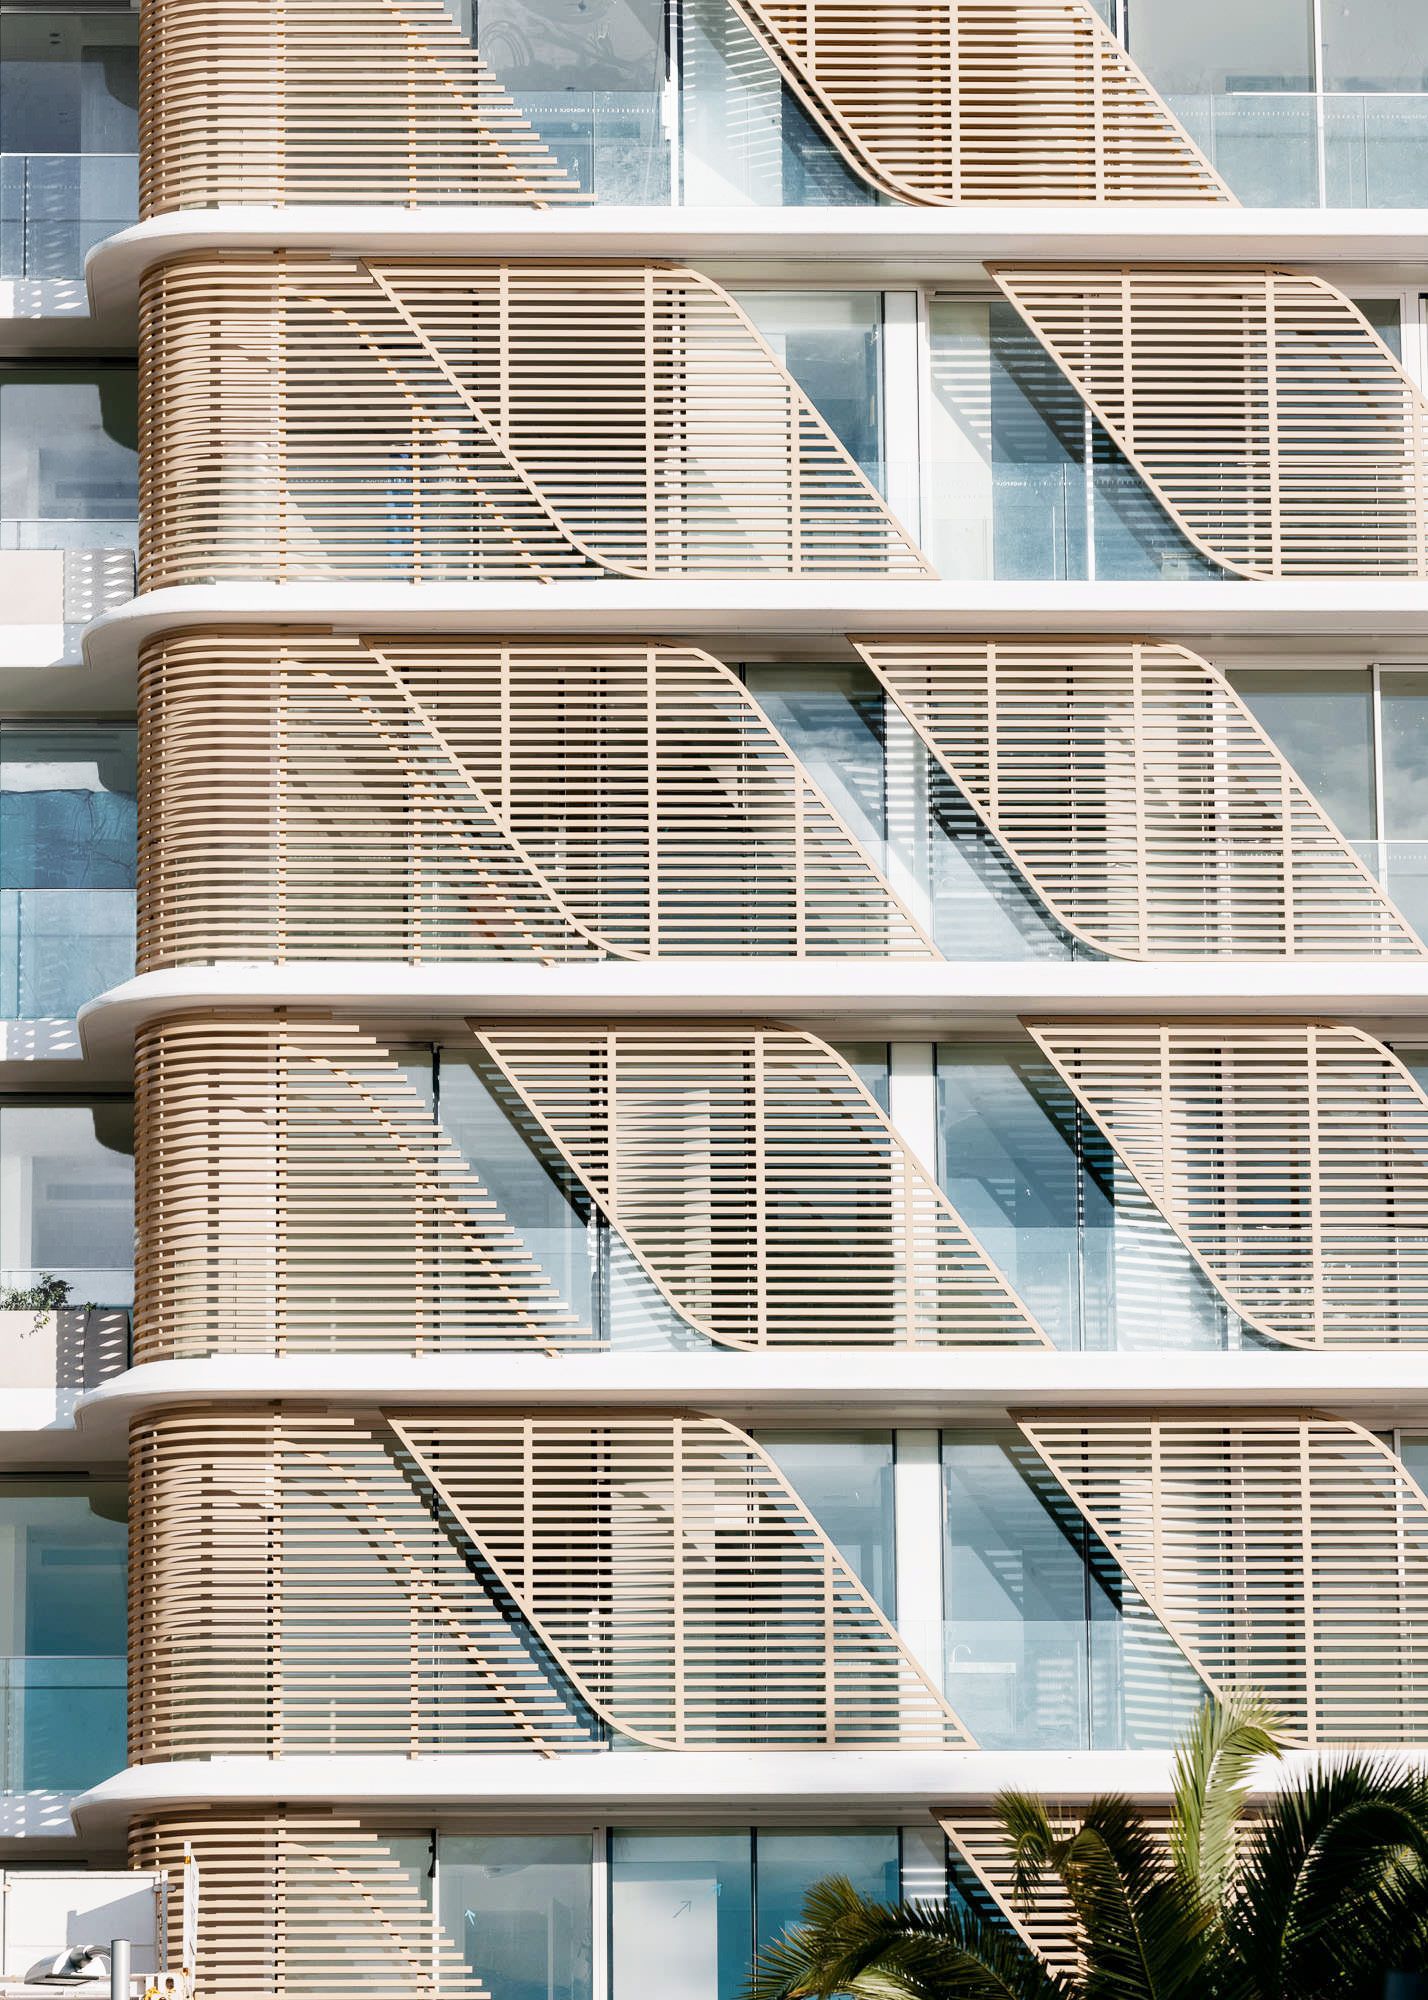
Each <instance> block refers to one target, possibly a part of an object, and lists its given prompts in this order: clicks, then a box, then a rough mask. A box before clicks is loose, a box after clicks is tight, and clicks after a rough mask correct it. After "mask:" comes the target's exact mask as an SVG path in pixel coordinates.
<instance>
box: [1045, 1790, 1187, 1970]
mask: <svg viewBox="0 0 1428 2000" xmlns="http://www.w3.org/2000/svg"><path fill="white" fill-rule="evenodd" d="M1054 1866H1055V1868H1056V1872H1057V1874H1058V1876H1059V1877H1060V1879H1061V1881H1062V1883H1063V1884H1064V1886H1065V1889H1066V1892H1067V1894H1068V1896H1069V1897H1070V1898H1071V1902H1072V1905H1073V1907H1074V1909H1075V1911H1076V1916H1077V1921H1078V1924H1079V1928H1080V1943H1081V1952H1082V1958H1083V1962H1084V1965H1085V1992H1086V1994H1087V1996H1089V1997H1090V2000H1183V1996H1188V1995H1191V1994H1194V1995H1196V2000H1200V1996H1201V1995H1202V1993H1203V1990H1204V1987H1205V1985H1206V1976H1207V1971H1208V1964H1209V1958H1208V1949H1207V1944H1208V1938H1209V1934H1210V1930H1211V1923H1210V1918H1209V1914H1208V1913H1207V1912H1206V1910H1205V1909H1204V1907H1203V1906H1202V1904H1201V1903H1200V1900H1199V1898H1198V1897H1197V1896H1195V1895H1193V1894H1192V1893H1190V1892H1189V1891H1188V1890H1187V1889H1186V1888H1185V1885H1184V1884H1183V1883H1182V1882H1181V1881H1180V1879H1179V1878H1178V1876H1177V1875H1176V1874H1175V1871H1174V1870H1173V1869H1172V1868H1171V1867H1170V1865H1169V1863H1168V1861H1167V1859H1166V1856H1165V1853H1164V1850H1163V1848H1162V1846H1161V1844H1160V1842H1159V1841H1158V1840H1157V1838H1156V1836H1155V1835H1154V1834H1153V1833H1152V1832H1151V1830H1150V1829H1149V1827H1147V1826H1146V1824H1145V1822H1144V1820H1143V1819H1142V1817H1141V1815H1140V1813H1139V1812H1138V1811H1137V1810H1136V1808H1135V1807H1134V1806H1133V1805H1132V1804H1131V1803H1130V1801H1129V1800H1127V1799H1122V1798H1100V1799H1093V1800H1092V1801H1091V1804H1090V1805H1089V1806H1088V1807H1087V1809H1086V1813H1085V1816H1084V1818H1083V1820H1082V1823H1081V1825H1080V1826H1079V1827H1078V1828H1077V1829H1076V1831H1075V1832H1074V1833H1073V1834H1071V1835H1070V1836H1069V1837H1068V1838H1067V1839H1066V1840H1065V1841H1063V1842H1062V1843H1061V1846H1060V1849H1059V1851H1058V1853H1057V1855H1056V1856H1055V1857H1054Z"/></svg>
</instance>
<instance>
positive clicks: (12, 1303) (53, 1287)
mask: <svg viewBox="0 0 1428 2000" xmlns="http://www.w3.org/2000/svg"><path fill="white" fill-rule="evenodd" d="M69 1292H70V1288H69V1284H68V1282H67V1281H66V1280H65V1279H64V1278H57V1277H55V1275H54V1273H53V1272H52V1271H42V1272H41V1273H40V1275H39V1278H38V1279H37V1280H36V1282H35V1283H34V1284H33V1285H27V1286H25V1287H23V1288H22V1289H18V1290H17V1289H16V1288H15V1287H13V1286H8V1287H6V1288H4V1289H0V1312H33V1313H52V1312H62V1311H63V1310H64V1308H65V1307H66V1306H67V1305H68V1304H69V1302H70V1298H69Z"/></svg>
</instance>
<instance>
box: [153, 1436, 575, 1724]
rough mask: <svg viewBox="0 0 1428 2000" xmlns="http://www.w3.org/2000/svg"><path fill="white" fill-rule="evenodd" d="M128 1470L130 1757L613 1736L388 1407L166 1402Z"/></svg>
mask: <svg viewBox="0 0 1428 2000" xmlns="http://www.w3.org/2000/svg"><path fill="white" fill-rule="evenodd" d="M130 1476H131V1486H132V1491H133V1494H134V1504H133V1508H132V1526H131V1554H130V1567H131V1579H132V1580H131V1586H130V1592H131V1594H130V1606H131V1615H130V1625H131V1629H130V1648H129V1671H130V1757H131V1760H132V1761H133V1762H135V1763H152V1762H154V1761H164V1760H166V1759H171V1758H189V1757H214V1756H244V1755H246V1756H262V1757H279V1756H295V1755H303V1754H307V1755H320V1756H337V1757H345V1756H361V1755H364V1754H373V1753H386V1754H389V1755H394V1756H403V1755H405V1756H428V1755H437V1756H447V1755H458V1754H470V1753H473V1752H484V1751H499V1752H512V1751H516V1752H519V1751H531V1752H535V1753H537V1754H539V1755H543V1756H553V1755H554V1754H555V1753H556V1752H557V1751H566V1752H574V1751H580V1750H586V1749H590V1748H593V1747H595V1741H596V1739H595V1736H594V1732H593V1726H592V1723H591V1720H590V1718H589V1717H588V1716H586V1715H585V1714H584V1713H583V1712H582V1709H581V1705H580V1703H579V1701H578V1699H577V1698H576V1697H575V1695H574V1693H573V1691H572V1690H571V1689H570V1688H569V1687H568V1686H567V1685H566V1683H565V1682H564V1681H563V1679H562V1678H561V1676H560V1674H559V1673H558V1672H557V1671H553V1670H552V1669H551V1667H550V1664H549V1662H548V1661H544V1660H542V1658H541V1656H540V1652H539V1649H538V1648H536V1647H532V1646H531V1645H529V1644H528V1643H527V1642H526V1640H525V1639H524V1638H523V1636H522V1634H521V1632H520V1630H519V1628H518V1626H517V1625H516V1624H515V1623H513V1622H512V1620H511V1619H510V1618H509V1616H508V1615H507V1614H506V1609H505V1607H504V1606H503V1605H502V1603H501V1602H500V1599H499V1595H498V1594H497V1593H493V1592H492V1590H491V1589H490V1588H489V1587H487V1584H486V1583H485V1582H484V1581H483V1579H482V1577H481V1575H480V1573H479V1568H478V1567H476V1566H473V1564H472V1563H471V1562H470V1561H469V1560H468V1559H467V1557H466V1555H465V1554H464V1552H463V1538H462V1536H461V1535H460V1533H459V1532H458V1531H456V1530H455V1528H454V1524H453V1523H452V1522H450V1521H449V1520H447V1521H445V1522H443V1521H442V1520H441V1518H440V1517H439V1515H438V1514H437V1512H436V1511H435V1510H434V1509H433V1507H432V1505H431V1502H430V1496H429V1494H428V1492H427V1490H426V1489H425V1486H424V1484H423V1482H422V1481H421V1480H420V1479H419V1478H416V1477H414V1476H413V1475H412V1473H411V1470H410V1468H409V1467H407V1466H405V1465H404V1462H403V1454H402V1453H401V1452H400V1450H399V1449H398V1448H397V1444H396V1440H395V1439H394V1438H393V1436H392V1434H391V1432H390V1431H389V1430H388V1428H387V1426H386V1425H385V1424H384V1423H383V1422H382V1420H381V1419H380V1418H377V1417H371V1416H356V1415H338V1414H332V1413H329V1412H324V1411H321V1410H283V1409H267V1410H243V1409H241V1408H237V1409H214V1408H212V1407H209V1406H202V1407H197V1408H189V1409H177V1410H167V1411H164V1412H162V1413H161V1414H158V1415H154V1416H151V1417H147V1418H140V1419H139V1420H138V1421H137V1422H136V1423H135V1424H134V1426H133V1430H132V1434H131V1439H130Z"/></svg>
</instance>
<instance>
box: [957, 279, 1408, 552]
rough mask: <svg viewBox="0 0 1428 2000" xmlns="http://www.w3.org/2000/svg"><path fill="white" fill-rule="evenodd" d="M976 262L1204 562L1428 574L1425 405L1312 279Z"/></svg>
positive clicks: (1371, 338) (1359, 323)
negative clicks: (987, 272)
mask: <svg viewBox="0 0 1428 2000" xmlns="http://www.w3.org/2000/svg"><path fill="white" fill-rule="evenodd" d="M988 269H989V270H990V272H991V274H992V276H993V278H995V280H996V282H997V284H998V285H999V286H1000V287H1001V289H1002V291H1003V292H1004V293H1005V294H1006V296H1007V298H1008V299H1010V301H1011V303H1012V304H1013V305H1014V306H1015V307H1016V309H1017V311H1018V312H1019V313H1020V314H1021V316H1022V318H1023V319H1024V320H1025V321H1026V323H1027V325H1028V326H1029V327H1030V328H1031V331H1032V332H1033V333H1034V334H1035V335H1036V337H1037V339H1038V340H1039V341H1040V342H1041V344H1042V346H1043V347H1045V349H1046V351H1047V352H1048V354H1050V356H1051V357H1052V359H1053V360H1054V361H1055V362H1056V364H1057V366H1058V367H1059V368H1060V369H1061V370H1062V372H1063V373H1064V374H1065V375H1066V376H1067V377H1068V379H1069V380H1070V381H1071V383H1072V384H1073V385H1074V387H1075V388H1076V390H1077V391H1078V393H1079V394H1080V395H1081V396H1082V397H1083V398H1084V400H1085V401H1086V403H1087V404H1088V405H1089V406H1090V408H1091V409H1092V410H1093V411H1094V413H1095V415H1096V416H1097V417H1099V419H1100V420H1101V422H1102V423H1103V424H1104V425H1105V427H1106V429H1107V430H1108V431H1109V432H1110V434H1111V437H1112V438H1113V439H1114V440H1115V442H1116V444H1117V445H1118V446H1119V447H1120V449H1121V450H1122V451H1123V452H1124V453H1125V455H1126V457H1127V458H1128V459H1129V460H1130V462H1131V463H1132V465H1134V466H1135V468H1136V470H1137V471H1138V472H1139V473H1140V475H1141V477H1142V478H1143V479H1144V480H1145V482H1146V484H1147V485H1148V486H1149V487H1150V489H1151V491H1152V492H1153V493H1154V494H1155V496H1156V498H1157V499H1158V500H1160V501H1161V503H1162V504H1163V505H1164V507H1165V508H1166V510H1167V512H1168V513H1169V514H1170V515H1171V517H1172V518H1173V519H1174V521H1175V523H1176V525H1177V526H1178V527H1179V528H1180V529H1181V530H1182V531H1183V532H1184V533H1185V535H1186V536H1188V538H1189V539H1190V540H1191V541H1192V542H1193V543H1194V544H1195V546H1196V548H1198V549H1199V550H1200V551H1201V552H1202V553H1203V554H1205V555H1207V556H1209V557H1210V558H1211V559H1212V560H1213V561H1215V562H1217V563H1219V564H1221V565H1222V566H1223V567H1224V568H1226V569H1229V570H1232V571H1234V572H1235V573H1236V574H1238V575H1241V576H1248V577H1261V578H1264V577H1311V576H1386V577H1387V576H1407V577H1422V576H1425V575H1428V460H1425V446H1428V403H1425V401H1424V398H1423V396H1422V394H1421V392H1420V391H1419V389H1418V387H1417V386H1416V384H1415V383H1414V382H1413V380H1412V379H1411V377H1410V376H1409V375H1408V374H1407V373H1406V371H1405V370H1404V369H1403V368H1402V366H1401V365H1400V364H1399V362H1398V361H1396V360H1395V358H1394V357H1393V355H1392V354H1390V352H1389V350H1388V348H1387V347H1386V346H1385V345H1384V343H1383V341H1382V340H1381V339H1380V338H1379V336H1378V334H1377V333H1376V332H1375V331H1374V329H1373V328H1372V327H1371V326H1370V325H1369V323H1368V321H1367V320H1366V319H1365V318H1364V316H1363V314H1362V313H1361V312H1360V311H1359V309H1358V307H1357V306H1355V305H1354V304H1352V303H1351V301H1350V300H1348V299H1346V298H1345V297H1344V295H1343V293H1342V292H1339V291H1337V290H1336V289H1335V288H1334V286H1332V285H1330V284H1328V283H1326V282H1325V280H1324V279H1322V278H1317V277H1313V276H1310V275H1308V274H1306V273H1304V272H1298V271H1281V270H1269V269H1265V268H1263V267H1261V266H1246V265H1223V266H1220V267H1214V266H1197V267H1196V268H1195V269H1193V270H1191V269H1188V268H1177V267H1168V266H1167V267H1162V266H1157V265H1141V266H1132V265H1084V266H1083V265H1069V264H1068V265H1056V266H1032V265H989V266H988Z"/></svg>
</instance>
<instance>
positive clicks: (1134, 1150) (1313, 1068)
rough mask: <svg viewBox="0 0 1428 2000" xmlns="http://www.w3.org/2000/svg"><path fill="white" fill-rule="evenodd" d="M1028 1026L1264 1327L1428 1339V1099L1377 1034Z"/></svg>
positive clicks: (1412, 1342) (1389, 1339)
mask: <svg viewBox="0 0 1428 2000" xmlns="http://www.w3.org/2000/svg"><path fill="white" fill-rule="evenodd" d="M1027 1026H1028V1027H1029V1029H1030V1031H1031V1033H1032V1035H1033V1036H1034V1037H1035V1039H1036V1041H1037V1042H1038V1044H1039V1045H1040V1047H1041V1048H1042V1049H1043V1050H1044V1052H1045V1053H1046V1055H1047V1056H1048V1057H1049V1058H1050V1059H1051V1061H1052V1062H1053V1063H1054V1064H1055V1065H1056V1067H1057V1069H1058V1070H1059V1071H1060V1072H1061V1075H1062V1076H1063V1077H1064V1078H1065V1080H1066V1082H1067V1083H1068V1084H1069V1085H1070V1087H1071V1089H1072V1090H1073V1091H1074V1092H1075V1094H1076V1096H1077V1097H1078V1098H1079V1099H1080V1101H1081V1103H1082V1105H1083V1106H1084V1108H1085V1109H1086V1111H1087V1112H1088V1113H1089V1114H1090V1116H1091V1118H1093V1119H1094V1120H1095V1122H1096V1124H1097V1125H1098V1126H1099V1127H1100V1128H1101V1130H1102V1131H1103V1132H1104V1133H1105V1135H1106V1137H1107V1138H1108V1139H1109V1140H1110V1142H1111V1144H1112V1145H1113V1146H1114V1147H1115V1149H1116V1151H1117V1153H1118V1154H1119V1155H1120V1157H1121V1159H1122V1160H1123V1161H1124V1163H1125V1165H1126V1166H1127V1167H1128V1168H1129V1169H1130V1171H1131V1172H1132V1173H1133V1174H1134V1175H1135V1177H1136V1179H1137V1180H1138V1181H1139V1182H1140V1184H1141V1186H1142V1187H1143V1188H1144V1189H1145V1191H1146V1193H1147V1194H1148V1195H1149V1196H1150V1199H1151V1200H1152V1201H1153V1202H1154V1203H1155V1205H1156V1207H1157V1208H1159V1209H1160V1211H1161V1213H1162V1214H1163V1215H1164V1216H1165V1217H1166V1218H1167V1220H1168V1221H1169V1222H1170V1223H1171V1225H1172V1226H1173V1227H1174V1229H1175V1230H1176V1231H1177V1233H1178V1234H1179V1235H1180V1237H1181V1239H1182V1240H1183V1242H1184V1243H1185V1244H1186V1246H1187V1248H1188V1249H1189V1250H1190V1251H1191V1253H1192V1254H1193V1255H1194V1256H1195V1257H1196V1258H1197V1259H1198V1261H1199V1262H1200V1264H1201V1265H1202V1267H1203V1268H1204V1270H1205V1271H1206V1272H1207V1274H1208V1275H1209V1277H1210V1278H1211V1280H1212V1281H1213V1282H1214V1283H1215V1284H1216V1285H1217V1286H1218V1287H1219V1289H1220V1291H1221V1292H1223V1293H1224V1295H1225V1297H1226V1298H1227V1299H1229V1301H1230V1303H1231V1304H1232V1305H1233V1306H1234V1307H1235V1308H1236V1310H1237V1311H1239V1312H1240V1313H1242V1314H1243V1315H1244V1317H1245V1318H1246V1319H1247V1320H1248V1321H1249V1322H1250V1323H1251V1324H1252V1325H1253V1326H1255V1327H1257V1328H1258V1329H1259V1330H1260V1331H1261V1332H1263V1333H1267V1334H1271V1335H1273V1336H1274V1337H1275V1338H1276V1339H1278V1340H1282V1341H1286V1342H1288V1343H1289V1344H1290V1345H1293V1346H1299V1347H1381V1346H1395V1345H1398V1346H1421V1345H1422V1344H1424V1343H1425V1342H1428V1097H1425V1095H1424V1093H1423V1090H1422V1089H1421V1088H1420V1086H1419V1085H1418V1083H1417V1082H1416V1081H1415V1080H1414V1078H1413V1077H1412V1076H1411V1075H1410V1074H1409V1072H1408V1071H1407V1070H1406V1069H1405V1068H1404V1066H1403V1064H1402V1063H1401V1062H1400V1061H1399V1060H1398V1058H1397V1057H1396V1056H1394V1055H1392V1054H1391V1053H1390V1052H1389V1050H1387V1049H1386V1048H1385V1047H1384V1046H1383V1044H1382V1043H1381V1042H1377V1041H1375V1040H1374V1038H1373V1037H1372V1036H1371V1035H1366V1034H1364V1033H1362V1032H1361V1031H1360V1030H1359V1029H1357V1028H1354V1027H1350V1026H1347V1025H1345V1024H1343V1023H1341V1022H1313V1021H1308V1022H1304V1021H1259V1020H1253V1021H1216V1020H1209V1021H1205V1020H1194V1021H1182V1020H1176V1021H1154V1020H1150V1021H1146V1020H1117V1021H1076V1022H1070V1021H1030V1022H1028V1023H1027Z"/></svg>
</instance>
